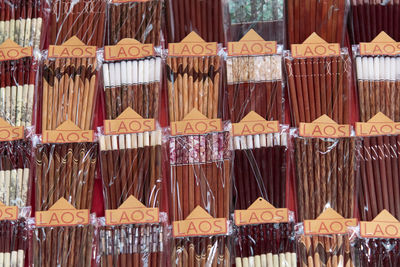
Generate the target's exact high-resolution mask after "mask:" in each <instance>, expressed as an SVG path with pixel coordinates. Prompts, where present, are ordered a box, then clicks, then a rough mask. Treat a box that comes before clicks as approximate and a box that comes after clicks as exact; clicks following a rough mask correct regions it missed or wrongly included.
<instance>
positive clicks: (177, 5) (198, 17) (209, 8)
mask: <svg viewBox="0 0 400 267" xmlns="http://www.w3.org/2000/svg"><path fill="white" fill-rule="evenodd" d="M222 2H223V1H220V0H217V1H216V0H191V1H185V0H168V1H167V5H168V7H167V25H168V43H177V42H180V41H181V40H182V39H183V38H185V37H186V36H187V35H188V34H189V33H191V32H192V31H195V32H197V33H198V34H199V35H200V36H201V37H202V38H203V39H204V40H205V41H206V42H217V43H224V42H225V34H224V29H223V8H222Z"/></svg>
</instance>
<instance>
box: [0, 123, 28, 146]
mask: <svg viewBox="0 0 400 267" xmlns="http://www.w3.org/2000/svg"><path fill="white" fill-rule="evenodd" d="M20 139H24V127H23V126H16V127H14V126H11V125H10V124H9V123H8V122H6V121H5V120H3V119H2V118H0V141H1V142H4V141H14V140H20Z"/></svg>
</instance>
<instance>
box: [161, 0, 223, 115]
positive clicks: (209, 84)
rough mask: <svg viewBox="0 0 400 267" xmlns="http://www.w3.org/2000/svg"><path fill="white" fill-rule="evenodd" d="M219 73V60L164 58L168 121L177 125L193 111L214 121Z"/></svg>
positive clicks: (219, 86)
mask: <svg viewBox="0 0 400 267" xmlns="http://www.w3.org/2000/svg"><path fill="white" fill-rule="evenodd" d="M215 2H218V1H215ZM221 71H222V70H221V58H220V56H206V57H168V58H167V79H168V109H169V120H170V121H171V122H174V121H180V120H182V119H183V118H184V117H185V116H186V115H187V114H188V113H189V112H190V111H191V110H192V109H193V108H196V109H198V110H199V111H200V112H201V113H202V114H204V115H205V116H207V117H208V118H213V119H214V118H217V117H218V116H219V112H220V111H221V107H220V94H221V89H222V84H221V81H222V77H221Z"/></svg>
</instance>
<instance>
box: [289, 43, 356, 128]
mask: <svg viewBox="0 0 400 267" xmlns="http://www.w3.org/2000/svg"><path fill="white" fill-rule="evenodd" d="M285 65H286V72H287V75H288V86H289V98H290V102H291V109H292V114H293V120H294V121H293V125H294V126H296V127H298V126H299V124H300V122H307V123H309V122H312V121H314V120H315V119H317V118H319V117H320V116H322V115H324V114H326V115H328V116H329V117H330V118H332V119H333V120H334V121H336V122H337V123H339V124H349V123H350V121H349V113H350V103H351V102H350V95H351V94H350V84H351V83H350V79H351V60H350V57H349V54H348V52H347V50H346V51H345V50H342V52H341V55H340V56H333V57H319V58H292V57H291V55H290V54H287V55H286V57H285Z"/></svg>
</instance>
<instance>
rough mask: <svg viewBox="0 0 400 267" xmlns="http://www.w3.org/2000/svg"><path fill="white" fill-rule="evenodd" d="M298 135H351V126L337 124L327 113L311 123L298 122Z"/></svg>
mask: <svg viewBox="0 0 400 267" xmlns="http://www.w3.org/2000/svg"><path fill="white" fill-rule="evenodd" d="M299 133H300V136H304V137H316V138H340V137H350V136H351V126H350V125H347V124H345V125H344V124H337V123H336V122H335V121H333V120H332V119H331V118H329V117H328V116H327V115H322V116H321V117H319V118H318V119H316V120H315V121H313V122H312V123H304V122H301V123H300V127H299Z"/></svg>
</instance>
